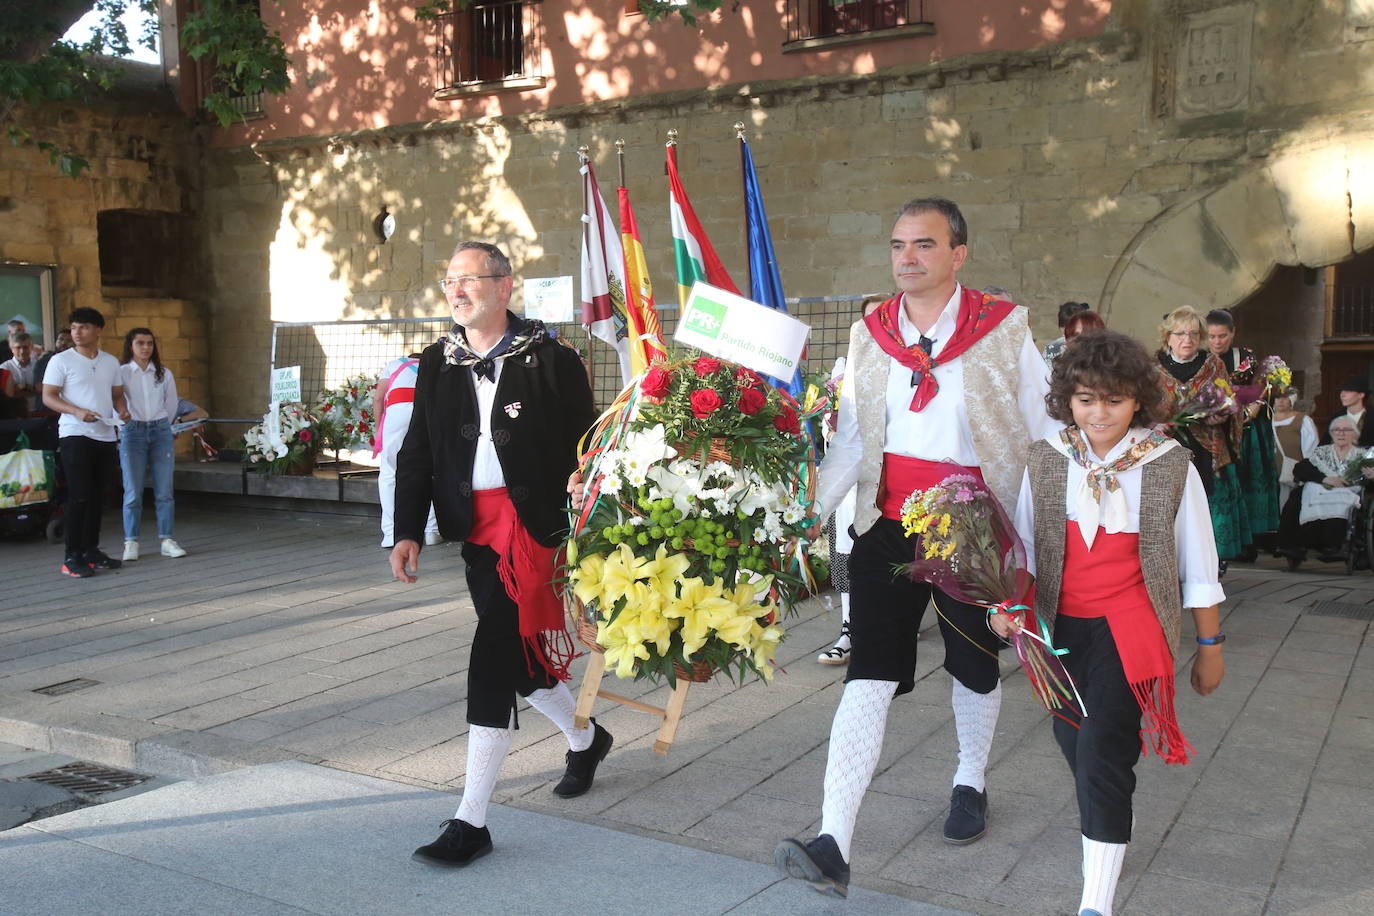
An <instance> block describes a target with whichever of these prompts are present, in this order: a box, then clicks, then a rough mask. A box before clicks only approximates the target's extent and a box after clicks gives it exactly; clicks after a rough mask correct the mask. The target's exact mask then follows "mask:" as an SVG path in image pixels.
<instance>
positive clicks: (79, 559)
mask: <svg viewBox="0 0 1374 916" xmlns="http://www.w3.org/2000/svg"><path fill="white" fill-rule="evenodd" d="M68 322H69V324H70V325H71V332H72V348H71V349H70V350H65V351H63V352H61V353H58V354H57V355H56V356H54V357H53V358H52V360H51V361H50V362H49V363H48V365H47V368H46V369H45V370H44V375H43V403H44V404H45V405H46V406H47V407H49V408H50V409H52V410H55V411H57V412H58V413H59V414H61V417H60V418H59V419H58V421H57V434H58V455H59V457H60V458H61V460H62V469H63V471H64V473H65V474H66V475H67V514H66V521H65V529H66V546H67V551H66V558H65V560H64V561H63V564H62V573H63V575H67V576H74V577H76V578H79V579H85V578H88V577H89V576H92V575H94V574H95V571H96V570H97V569H118V568H119V565H120V561H119V560H116V559H113V558H111V557H108V556H106V555H105V553H104V552H102V551H101V549H100V512H101V507H102V504H103V502H104V497H105V481H106V480H107V479H108V478H109V476H110V474H111V473H113V471H114V469H115V463H116V451H115V450H116V445H115V441H116V438H117V437H116V435H115V428H116V427H117V426H118V425H119V424H120V422H121V421H124V420H128V419H129V409H128V405H127V404H126V403H125V400H124V388H123V386H122V385H120V384H119V361H118V360H117V359H115V358H114V356H112V355H111V354H109V353H105V352H103V351H102V350H101V349H100V335H101V332H102V331H104V329H105V316H103V315H101V314H100V312H98V311H96V310H95V309H93V308H78V309H73V310H72V313H71V316H70V317H69V318H68Z"/></svg>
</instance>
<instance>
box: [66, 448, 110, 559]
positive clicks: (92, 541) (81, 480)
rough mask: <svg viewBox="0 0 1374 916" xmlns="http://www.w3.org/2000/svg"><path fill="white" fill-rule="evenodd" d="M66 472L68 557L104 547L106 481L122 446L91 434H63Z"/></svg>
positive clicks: (76, 556) (73, 557)
mask: <svg viewBox="0 0 1374 916" xmlns="http://www.w3.org/2000/svg"><path fill="white" fill-rule="evenodd" d="M57 453H58V456H59V457H60V458H61V459H62V472H63V473H64V474H65V475H66V476H67V514H66V518H65V521H64V522H63V528H64V531H65V535H66V542H67V558H68V559H75V558H78V557H80V556H81V555H82V554H84V553H85V552H86V551H88V550H94V549H95V548H96V547H99V546H100V513H101V510H102V509H103V508H104V502H105V481H106V480H107V479H108V478H109V476H110V474H111V473H112V472H113V471H114V468H115V462H116V460H117V455H118V446H117V445H116V444H115V443H114V442H101V441H99V440H97V439H92V438H90V437H89V436H63V437H62V438H61V439H59V440H58V442H57Z"/></svg>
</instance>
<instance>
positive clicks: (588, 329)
mask: <svg viewBox="0 0 1374 916" xmlns="http://www.w3.org/2000/svg"><path fill="white" fill-rule="evenodd" d="M591 152H592V150H591V147H589V146H579V147H578V148H577V159H578V162H579V163H580V164H581V165H583V166H585V165H586V164H587V163H588V162H590V161H591V158H592V156H591ZM590 206H591V204H590V202H589V201H588V200H587V180H586V179H585V178H584V179H583V180H582V212H583V214H586V213H587V212H589V210H590ZM591 231H592V229H591V224H590V223H586V222H584V223H583V224H582V247H583V250H586V247H587V244H588V243H589V241H590V236H589V233H590V232H591ZM583 276H585V274H584V275H583ZM583 295H584V296H585V295H586V292H585V291H583ZM582 330H583V332H584V333H586V335H587V384H588V385H589V386H591V389H592V391H593V392H595V391H596V355H595V354H596V348H595V347H593V346H592V326H591V325H589V324H584V325H582Z"/></svg>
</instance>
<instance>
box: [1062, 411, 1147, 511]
mask: <svg viewBox="0 0 1374 916" xmlns="http://www.w3.org/2000/svg"><path fill="white" fill-rule="evenodd" d="M1059 435H1060V437H1061V438H1062V439H1063V441H1064V445H1065V446H1066V447H1067V448H1068V450H1069V451H1068V454H1069V457H1070V458H1072V459H1073V460H1074V462H1075V463H1076V464H1077V465H1078V466H1079V467H1081V468H1082V469H1083V470H1085V471H1087V483H1088V486H1089V487H1090V488H1091V489H1092V494H1093V498H1094V499H1096V500H1101V499H1102V491H1103V490H1104V489H1105V490H1106V491H1107V492H1108V493H1116V492H1118V491H1119V490H1120V489H1121V482H1120V481H1118V480H1117V479H1116V475H1117V474H1120V473H1121V472H1122V471H1129V470H1130V469H1131V468H1133V467H1135V466H1136V465H1137V464H1139V463H1140V462H1141V461H1142V460H1143V459H1144V458H1145V456H1147V455H1148V454H1150V452H1153V451H1154V450H1155V449H1157V448H1159V447H1160V446H1161V445H1163V444H1164V443H1166V442H1172V441H1173V440H1172V438H1171V437H1170V436H1169V434H1168V433H1167V432H1165V430H1164V428H1163V427H1158V426H1157V427H1155V428H1154V429H1153V430H1151V431H1150V434H1149V435H1148V436H1146V437H1145V438H1144V439H1141V440H1140V441H1139V442H1137V443H1136V444H1135V445H1132V446H1131V447H1130V448H1128V449H1126V451H1124V452H1122V453H1121V454H1120V455H1119V456H1118V457H1117V459H1116V460H1115V461H1112V462H1110V463H1109V464H1102V463H1101V462H1099V461H1097V460H1096V459H1094V458H1093V457H1092V450H1091V449H1090V448H1089V446H1088V441H1087V439H1086V438H1085V437H1084V436H1083V431H1082V430H1081V429H1079V428H1078V427H1077V426H1066V427H1064V428H1063V429H1062V430H1060V431H1059Z"/></svg>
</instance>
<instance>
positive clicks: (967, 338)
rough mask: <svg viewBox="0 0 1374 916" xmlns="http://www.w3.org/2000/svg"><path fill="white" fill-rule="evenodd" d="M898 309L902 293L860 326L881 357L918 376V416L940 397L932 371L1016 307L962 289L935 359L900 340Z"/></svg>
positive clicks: (915, 400) (913, 406) (914, 404)
mask: <svg viewBox="0 0 1374 916" xmlns="http://www.w3.org/2000/svg"><path fill="white" fill-rule="evenodd" d="M901 308H902V293H898V294H897V295H895V296H893V297H892V298H891V299H889V300H887V301H886V302H884V303H883V304H882V305H880V306H878V307H877V308H876V309H874V310H873V311H871V312H869V313H868V314H867V315H865V316H864V324H865V325H866V326H867V327H868V331H869V333H870V334H872V335H873V339H874V340H875V341H877V343H878V346H879V347H881V348H882V350H883V352H884V353H886V354H887V355H888V356H890V357H892V358H893V359H895V360H896V361H897V362H898V363H900V364H902V365H903V366H905V367H906V368H908V369H910V370H911V371H912V372H913V373H919V376H920V377H919V380H918V381H917V383H916V390H915V392H914V393H913V394H912V395H911V412H912V413H920V412H921V411H923V410H925V409H926V405H927V404H929V403H930V402H931V401H932V400H933V399H934V398H935V395H937V394H939V393H940V384H939V383H938V382H936V381H935V374H934V373H935V367H936V366H943V365H944V364H945V363H948V362H951V361H952V360H954V359H956V358H958V357H959V356H960V355H961V354H962V353H963V352H964V351H965V350H967V349H968V348H969V347H971V346H973V345H974V344H976V343H977V342H978V341H979V340H981V339H982V338H983V337H984V336H985V335H986V334H987V333H988V332H989V331H991V330H992V329H993V328H995V327H997V325H998V324H1000V323H1001V321H1002V319H1003V318H1006V317H1007V316H1008V315H1010V314H1011V311H1012V309H1014V308H1016V306H1015V305H1014V304H1012V303H1010V302H1004V301H1003V300H1001V299H995V298H993V297H992V296H989V295H988V294H987V293H980V292H979V291H978V290H976V289H969V288H968V287H967V286H966V287H964V294H963V297H962V298H961V299H960V300H959V314H958V317H957V318H956V319H955V322H954V333H953V334H952V335H950V338H949V340H948V341H947V342H946V343H945V345H944V347H943V348H942V349H941V350H940V355H939V356H936V357H933V356H931V355H930V354H929V353H927V352H926V351H925V350H922V349H921V345H920V344H911V345H910V346H907V342H906V339H905V338H904V337H902V328H901V318H900V310H901Z"/></svg>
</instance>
